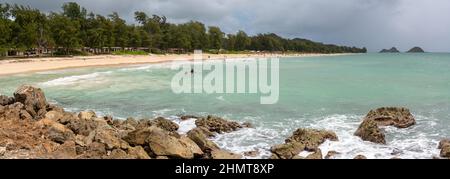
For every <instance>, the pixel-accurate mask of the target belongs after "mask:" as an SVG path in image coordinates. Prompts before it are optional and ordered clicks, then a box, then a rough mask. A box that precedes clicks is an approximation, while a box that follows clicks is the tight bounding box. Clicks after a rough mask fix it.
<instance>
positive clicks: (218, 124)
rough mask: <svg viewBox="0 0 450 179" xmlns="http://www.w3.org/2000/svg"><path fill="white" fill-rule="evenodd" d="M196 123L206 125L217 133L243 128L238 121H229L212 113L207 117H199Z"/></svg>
mask: <svg viewBox="0 0 450 179" xmlns="http://www.w3.org/2000/svg"><path fill="white" fill-rule="evenodd" d="M195 125H197V127H205V128H206V129H208V130H209V131H211V132H217V133H223V132H232V131H235V130H237V129H239V128H242V126H241V125H240V124H239V123H237V122H234V121H227V120H225V119H222V118H220V117H216V116H211V115H210V116H208V117H206V118H201V119H197V120H196V121H195Z"/></svg>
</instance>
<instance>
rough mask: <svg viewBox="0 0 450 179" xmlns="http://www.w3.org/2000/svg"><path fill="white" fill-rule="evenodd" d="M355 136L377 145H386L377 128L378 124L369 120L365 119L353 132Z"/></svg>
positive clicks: (382, 135)
mask: <svg viewBox="0 0 450 179" xmlns="http://www.w3.org/2000/svg"><path fill="white" fill-rule="evenodd" d="M355 136H359V137H361V139H362V140H365V141H370V142H374V143H379V144H386V140H385V138H384V134H383V133H382V132H381V130H380V128H378V124H377V123H376V122H375V121H374V120H371V119H365V120H364V121H363V122H362V123H361V124H360V125H359V127H358V129H357V130H356V132H355Z"/></svg>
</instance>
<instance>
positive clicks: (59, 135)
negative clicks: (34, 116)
mask: <svg viewBox="0 0 450 179" xmlns="http://www.w3.org/2000/svg"><path fill="white" fill-rule="evenodd" d="M36 126H38V127H41V128H47V129H48V132H47V136H48V138H49V139H50V140H52V141H54V142H56V143H60V144H62V143H65V141H67V140H73V139H74V137H75V135H74V133H73V132H72V131H71V130H70V129H68V128H67V127H66V126H64V125H62V124H60V123H58V122H56V121H53V120H50V119H47V118H45V119H42V120H40V121H38V122H37V123H36Z"/></svg>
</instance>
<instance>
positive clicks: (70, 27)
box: [49, 13, 80, 54]
mask: <svg viewBox="0 0 450 179" xmlns="http://www.w3.org/2000/svg"><path fill="white" fill-rule="evenodd" d="M49 18H50V27H51V28H50V29H51V30H52V37H53V40H54V41H55V44H56V46H58V47H62V48H64V53H65V54H69V53H70V50H71V49H73V48H75V47H78V46H79V45H80V39H79V38H78V33H79V31H78V29H79V28H80V24H78V22H77V21H72V20H71V19H70V18H69V17H66V16H63V15H60V14H56V13H52V14H50V16H49Z"/></svg>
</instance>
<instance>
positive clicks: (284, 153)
mask: <svg viewBox="0 0 450 179" xmlns="http://www.w3.org/2000/svg"><path fill="white" fill-rule="evenodd" d="M304 149H305V145H304V144H301V143H299V142H290V143H285V144H279V145H275V146H273V147H271V148H270V151H271V152H272V158H273V159H292V158H294V157H295V156H297V155H298V154H300V152H301V151H303V150H304Z"/></svg>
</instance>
